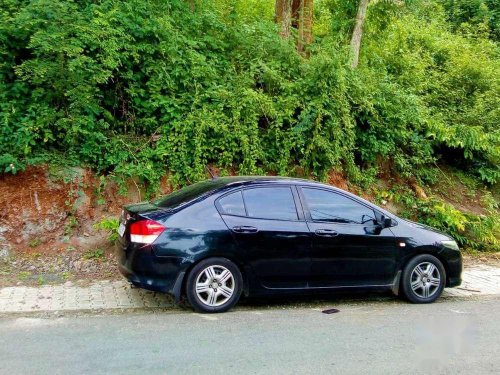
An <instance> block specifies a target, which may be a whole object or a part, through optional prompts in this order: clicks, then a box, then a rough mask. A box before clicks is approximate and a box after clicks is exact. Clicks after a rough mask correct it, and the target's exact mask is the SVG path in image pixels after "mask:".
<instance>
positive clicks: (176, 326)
mask: <svg viewBox="0 0 500 375" xmlns="http://www.w3.org/2000/svg"><path fill="white" fill-rule="evenodd" d="M323 307H336V308H338V309H340V312H339V313H336V314H331V315H327V314H323V313H322V312H321V309H320V308H318V307H317V306H315V307H312V306H307V305H306V306H304V307H300V308H293V307H292V306H290V305H288V306H287V307H286V308H281V307H279V306H274V308H270V309H269V308H265V307H259V306H253V307H251V308H248V307H247V308H243V309H241V308H240V309H239V310H236V311H234V312H230V313H225V314H219V315H200V314H194V313H189V312H184V313H183V312H175V313H167V312H156V313H127V314H115V315H100V316H89V315H84V316H72V317H62V318H34V317H31V318H20V317H17V318H16V317H11V318H2V319H0V374H80V373H87V374H146V373H147V374H177V373H183V374H184V373H203V374H221V373H235V374H236V373H238V374H253V373H259V374H310V373H314V374H321V373H325V374H326V373H328V374H332V373H338V374H350V373H352V374H359V373H365V374H379V373H380V374H410V373H411V374H415V373H426V374H427V373H433V374H448V373H449V374H457V373H467V374H482V373H498V372H499V371H500V319H499V317H500V298H498V297H495V298H482V299H477V300H460V301H457V300H442V301H441V302H437V303H434V304H432V305H410V304H406V303H403V302H397V301H394V300H380V301H373V300H371V301H363V300H361V301H354V302H352V301H351V302H349V301H347V302H346V301H344V302H342V301H340V302H339V301H337V302H336V303H335V302H333V301H331V302H330V304H328V305H325V306H323Z"/></svg>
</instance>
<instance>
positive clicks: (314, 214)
mask: <svg viewBox="0 0 500 375" xmlns="http://www.w3.org/2000/svg"><path fill="white" fill-rule="evenodd" d="M302 192H303V193H304V197H305V200H306V204H307V207H308V208H309V212H310V213H311V218H312V219H313V220H314V221H328V222H332V223H346V224H348V223H350V224H366V223H373V221H374V218H375V214H374V212H373V210H372V209H370V208H368V207H366V206H364V205H362V204H360V203H358V202H356V201H354V200H352V199H350V198H347V197H345V196H343V195H340V194H337V193H334V192H331V191H326V190H320V189H310V188H302Z"/></svg>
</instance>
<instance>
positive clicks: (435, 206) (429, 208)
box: [376, 186, 500, 252]
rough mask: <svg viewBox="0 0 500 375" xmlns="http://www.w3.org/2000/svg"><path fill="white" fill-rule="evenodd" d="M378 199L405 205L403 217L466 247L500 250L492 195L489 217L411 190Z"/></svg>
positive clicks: (487, 199)
mask: <svg viewBox="0 0 500 375" xmlns="http://www.w3.org/2000/svg"><path fill="white" fill-rule="evenodd" d="M376 197H377V200H378V201H379V203H380V202H382V201H392V202H394V203H396V204H399V205H400V206H401V211H400V212H399V214H400V215H401V216H402V217H405V218H408V219H411V220H417V221H419V222H421V223H424V224H426V225H429V226H431V227H433V228H436V229H438V230H441V231H443V232H445V233H447V234H449V235H451V236H452V237H453V238H454V239H455V240H456V241H457V242H458V243H459V244H460V245H461V246H462V247H466V248H469V249H473V250H480V251H493V252H494V251H500V241H499V238H500V212H499V210H498V208H499V207H498V203H497V202H496V200H495V199H494V198H493V197H492V196H491V195H490V194H486V195H485V196H484V197H483V206H484V207H485V208H486V210H487V214H486V215H476V214H473V213H464V212H462V211H460V210H458V209H456V208H455V207H454V206H453V205H451V204H449V203H446V202H443V201H442V200H441V199H439V198H436V197H431V198H430V199H427V200H422V199H417V198H416V197H415V194H414V193H413V191H411V190H410V189H409V188H408V187H404V186H396V187H394V188H393V189H391V190H389V191H386V190H382V191H379V192H377V194H376Z"/></svg>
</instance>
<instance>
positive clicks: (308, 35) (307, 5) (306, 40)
mask: <svg viewBox="0 0 500 375" xmlns="http://www.w3.org/2000/svg"><path fill="white" fill-rule="evenodd" d="M298 16H299V22H298V29H299V32H298V40H297V51H299V52H300V53H304V47H305V46H307V45H308V44H311V42H312V24H313V0H300V8H299V15H298Z"/></svg>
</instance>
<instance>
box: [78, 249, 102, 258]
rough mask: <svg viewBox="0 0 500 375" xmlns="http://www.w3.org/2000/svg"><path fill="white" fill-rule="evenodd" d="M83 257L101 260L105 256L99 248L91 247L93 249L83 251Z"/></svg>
mask: <svg viewBox="0 0 500 375" xmlns="http://www.w3.org/2000/svg"><path fill="white" fill-rule="evenodd" d="M82 258H83V259H87V260H90V259H94V260H99V261H101V260H103V259H104V258H105V255H104V251H103V250H101V249H93V250H87V251H85V252H84V253H83V255H82Z"/></svg>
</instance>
